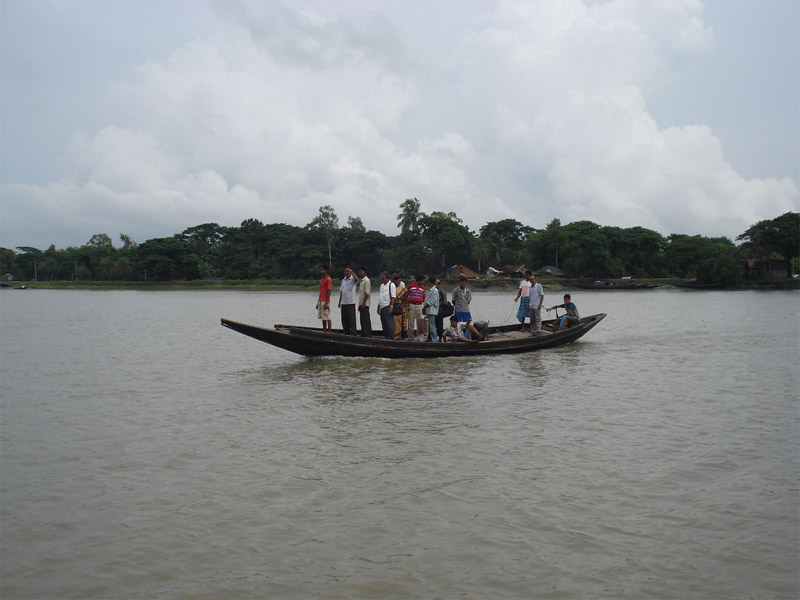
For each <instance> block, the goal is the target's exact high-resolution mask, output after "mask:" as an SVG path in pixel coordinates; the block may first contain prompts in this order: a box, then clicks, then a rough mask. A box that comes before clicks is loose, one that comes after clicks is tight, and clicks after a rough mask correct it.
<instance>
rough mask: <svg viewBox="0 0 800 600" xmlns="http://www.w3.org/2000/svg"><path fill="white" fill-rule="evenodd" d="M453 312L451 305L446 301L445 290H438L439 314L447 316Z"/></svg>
mask: <svg viewBox="0 0 800 600" xmlns="http://www.w3.org/2000/svg"><path fill="white" fill-rule="evenodd" d="M453 312H454V310H453V305H452V304H451V303H450V302H448V301H447V292H443V291H442V290H439V316H440V317H449V316H450V315H452V314H453Z"/></svg>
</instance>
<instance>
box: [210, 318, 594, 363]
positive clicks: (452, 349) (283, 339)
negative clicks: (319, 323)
mask: <svg viewBox="0 0 800 600" xmlns="http://www.w3.org/2000/svg"><path fill="white" fill-rule="evenodd" d="M605 316H606V315H605V314H604V313H601V314H597V315H592V316H591V317H585V318H583V319H581V322H580V324H578V325H576V326H574V327H570V328H568V329H565V330H563V331H556V332H546V333H543V334H542V335H540V336H534V335H530V334H519V333H517V331H516V330H517V329H518V328H519V326H518V325H506V326H502V327H491V328H489V339H488V340H486V341H482V342H478V343H470V342H456V343H451V342H447V343H430V342H417V341H409V340H388V339H385V338H383V337H378V336H374V337H368V338H365V337H360V336H350V335H344V333H342V332H341V330H339V331H333V332H327V331H323V330H322V329H318V328H313V327H300V326H294V325H275V327H274V328H273V329H270V328H265V327H256V326H255V325H248V324H246V323H239V322H236V321H230V320H228V319H222V320H221V324H222V325H223V326H224V327H227V328H228V329H233V330H234V331H238V332H239V333H242V334H244V335H246V336H249V337H252V338H254V339H257V340H259V341H262V342H265V343H267V344H271V345H273V346H277V347H278V348H283V349H284V350H288V351H290V352H295V353H297V354H302V355H304V356H355V357H365V358H436V357H448V356H475V355H483V354H518V353H522V352H532V351H535V350H543V349H546V348H553V347H556V346H563V345H564V344H569V343H571V342H574V341H575V340H577V339H578V338H580V337H582V336H583V335H585V334H586V333H587V332H588V331H589V330H591V329H592V328H593V327H594V326H595V325H597V324H598V323H599V322H600V321H602V320H603V319H604V318H605ZM545 323H546V324H547V325H553V323H554V322H553V321H549V322H545Z"/></svg>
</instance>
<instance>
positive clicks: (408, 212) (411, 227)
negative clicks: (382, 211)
mask: <svg viewBox="0 0 800 600" xmlns="http://www.w3.org/2000/svg"><path fill="white" fill-rule="evenodd" d="M420 206H421V204H420V201H419V200H417V199H416V198H408V199H407V200H404V201H403V202H402V203H401V204H400V210H401V212H400V214H399V215H397V226H398V227H399V228H400V232H401V233H408V232H411V233H413V234H417V233H418V232H419V224H420V219H422V217H423V216H424V215H423V213H422V212H420Z"/></svg>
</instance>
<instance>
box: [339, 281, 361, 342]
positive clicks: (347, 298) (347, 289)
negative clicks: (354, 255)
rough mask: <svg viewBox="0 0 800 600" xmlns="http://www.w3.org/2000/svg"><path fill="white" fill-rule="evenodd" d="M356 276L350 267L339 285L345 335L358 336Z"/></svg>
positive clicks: (340, 307)
mask: <svg viewBox="0 0 800 600" xmlns="http://www.w3.org/2000/svg"><path fill="white" fill-rule="evenodd" d="M357 282H358V280H357V279H356V274H355V273H353V270H352V269H351V268H350V267H345V268H344V277H343V278H342V283H341V284H340V285H339V309H340V310H341V311H342V329H343V330H344V334H345V335H356V333H357V331H356V284H357Z"/></svg>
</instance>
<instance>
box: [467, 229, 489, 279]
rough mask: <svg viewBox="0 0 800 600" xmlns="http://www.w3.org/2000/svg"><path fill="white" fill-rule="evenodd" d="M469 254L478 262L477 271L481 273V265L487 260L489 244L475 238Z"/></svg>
mask: <svg viewBox="0 0 800 600" xmlns="http://www.w3.org/2000/svg"><path fill="white" fill-rule="evenodd" d="M471 256H472V259H473V260H476V261H477V262H478V273H482V272H483V271H482V268H481V265H485V264H486V261H487V260H489V246H487V245H486V242H485V241H484V240H481V239H480V238H479V239H477V240H475V243H474V245H473V246H472V253H471Z"/></svg>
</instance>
